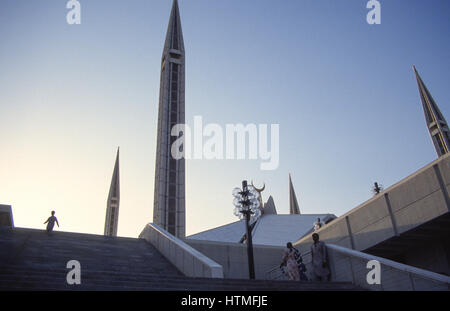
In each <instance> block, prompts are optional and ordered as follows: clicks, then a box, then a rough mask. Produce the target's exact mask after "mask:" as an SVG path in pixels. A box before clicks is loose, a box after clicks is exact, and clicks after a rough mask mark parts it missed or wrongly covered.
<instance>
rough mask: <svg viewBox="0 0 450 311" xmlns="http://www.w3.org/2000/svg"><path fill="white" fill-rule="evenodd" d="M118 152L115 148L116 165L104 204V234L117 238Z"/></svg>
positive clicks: (118, 198)
mask: <svg viewBox="0 0 450 311" xmlns="http://www.w3.org/2000/svg"><path fill="white" fill-rule="evenodd" d="M119 151H120V147H118V148H117V155H116V163H115V164H114V171H113V175H112V179H111V186H110V187H109V194H108V201H107V202H106V218H105V230H104V234H105V235H108V236H117V227H118V223H119V205H120V176H119Z"/></svg>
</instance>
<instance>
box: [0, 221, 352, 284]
mask: <svg viewBox="0 0 450 311" xmlns="http://www.w3.org/2000/svg"><path fill="white" fill-rule="evenodd" d="M70 260H78V261H79V262H80V264H81V284H80V285H68V284H67V282H66V276H67V273H68V272H69V271H70V269H68V268H66V264H67V262H68V261H70ZM0 290H175V291H180V290H190V291H192V290H195V291H202V290H220V291H247V290H248V291H264V290H273V291H280V290H291V291H298V290H357V288H355V287H354V286H353V285H352V284H349V283H314V282H307V283H301V282H291V281H264V280H253V281H251V280H237V279H205V278H189V277H185V276H184V275H182V274H181V273H180V272H179V271H178V270H177V269H176V268H175V267H174V266H173V265H172V264H171V263H170V262H169V261H167V260H166V259H165V258H164V257H163V256H162V255H161V254H160V253H159V252H158V251H157V250H156V249H155V248H154V247H153V246H152V245H150V244H149V243H147V242H146V241H145V240H142V239H132V238H113V237H105V236H101V235H90V234H80V233H68V232H53V233H52V234H51V235H50V236H49V235H47V233H46V232H45V231H43V230H35V229H21V228H14V229H11V228H5V227H0Z"/></svg>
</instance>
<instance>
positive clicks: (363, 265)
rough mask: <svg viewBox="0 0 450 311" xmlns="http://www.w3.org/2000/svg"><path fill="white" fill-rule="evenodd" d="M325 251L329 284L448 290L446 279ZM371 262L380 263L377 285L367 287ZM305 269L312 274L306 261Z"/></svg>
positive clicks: (359, 256) (344, 251)
mask: <svg viewBox="0 0 450 311" xmlns="http://www.w3.org/2000/svg"><path fill="white" fill-rule="evenodd" d="M327 251H328V257H329V262H330V269H331V273H332V280H333V281H337V282H352V283H353V284H355V285H357V286H359V287H361V288H365V289H369V290H376V291H381V290H383V291H401V290H407V291H435V290H449V289H450V277H447V276H444V275H441V274H437V273H434V272H430V271H427V270H423V269H419V268H416V267H412V266H408V265H404V264H401V263H398V262H395V261H392V260H388V259H385V258H381V257H377V256H372V255H369V254H365V253H362V252H358V251H355V250H351V249H347V248H344V247H341V246H337V245H332V244H328V245H327ZM371 260H377V261H378V262H379V263H380V276H381V282H380V284H369V283H368V282H367V274H368V273H369V272H370V271H371V269H369V268H367V263H368V262H369V261H371ZM306 266H307V269H308V270H309V271H312V266H311V261H310V260H308V261H307V265H306Z"/></svg>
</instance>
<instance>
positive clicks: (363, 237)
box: [294, 154, 450, 253]
mask: <svg viewBox="0 0 450 311" xmlns="http://www.w3.org/2000/svg"><path fill="white" fill-rule="evenodd" d="M449 191H450V154H448V155H446V156H443V157H441V158H439V159H438V160H436V161H434V162H432V163H430V164H429V165H427V166H426V167H424V168H422V169H421V170H419V171H417V172H415V173H414V174H412V175H411V176H409V177H407V178H405V179H403V180H401V181H400V182H398V183H397V184H395V185H393V186H392V187H389V188H388V189H386V190H385V191H383V192H382V193H380V194H378V195H377V196H375V197H373V198H371V199H370V200H368V201H366V202H364V203H363V204H361V205H359V206H358V207H356V208H354V209H352V210H351V211H349V212H348V213H346V214H345V215H343V216H341V217H339V218H337V219H335V220H333V222H331V223H330V224H328V225H326V226H324V227H323V228H321V229H320V230H319V231H318V233H319V235H320V239H321V240H322V241H324V242H326V243H330V244H335V245H340V246H343V247H346V248H352V249H355V250H360V251H362V250H365V249H367V248H369V247H371V246H374V245H376V244H378V243H381V242H382V241H385V240H387V239H389V238H391V237H393V236H396V235H399V234H401V233H403V232H406V231H408V230H410V229H412V228H414V227H417V226H419V225H421V224H423V223H425V222H427V221H429V220H432V219H434V218H436V217H438V216H441V215H443V214H446V213H449V212H450V199H449V197H448V193H449ZM311 243H312V238H311V236H307V237H304V238H303V239H300V240H299V241H297V242H295V243H294V244H295V246H296V247H297V248H298V249H299V250H300V251H301V252H302V253H304V252H307V251H309V249H310V246H311Z"/></svg>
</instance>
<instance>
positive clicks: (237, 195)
mask: <svg viewBox="0 0 450 311" xmlns="http://www.w3.org/2000/svg"><path fill="white" fill-rule="evenodd" d="M233 197H234V200H233V205H234V207H235V209H234V215H236V216H238V217H239V219H245V229H246V234H247V254H248V271H249V276H250V279H252V280H253V279H255V264H254V260H253V242H252V233H251V229H250V224H251V223H254V222H255V221H256V220H257V219H258V218H259V216H261V210H260V203H259V199H258V197H259V193H258V192H257V191H256V189H255V188H254V187H252V186H248V185H247V181H246V180H244V181H243V182H242V189H240V188H238V187H236V188H234V189H233Z"/></svg>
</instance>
